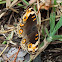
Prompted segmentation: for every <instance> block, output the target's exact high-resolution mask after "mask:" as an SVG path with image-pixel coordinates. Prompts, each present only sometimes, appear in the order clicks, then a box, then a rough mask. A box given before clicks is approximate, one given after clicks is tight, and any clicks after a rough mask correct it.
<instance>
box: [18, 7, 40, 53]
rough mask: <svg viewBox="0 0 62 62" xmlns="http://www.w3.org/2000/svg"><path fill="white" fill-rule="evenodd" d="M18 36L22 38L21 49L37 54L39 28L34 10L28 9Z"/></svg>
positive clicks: (20, 25) (21, 22)
mask: <svg viewBox="0 0 62 62" xmlns="http://www.w3.org/2000/svg"><path fill="white" fill-rule="evenodd" d="M19 28H20V29H18V34H19V36H20V37H22V40H21V42H20V45H21V48H22V49H23V50H26V51H28V52H32V53H34V52H36V51H37V50H38V44H39V41H38V38H39V35H38V28H37V18H36V14H35V11H34V9H33V8H31V7H29V8H27V9H26V11H25V13H24V15H23V16H22V20H21V21H20V24H19Z"/></svg>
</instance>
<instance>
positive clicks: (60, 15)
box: [41, 15, 61, 22]
mask: <svg viewBox="0 0 62 62" xmlns="http://www.w3.org/2000/svg"><path fill="white" fill-rule="evenodd" d="M59 17H61V15H59V16H56V17H55V18H59ZM48 20H50V18H47V19H44V20H41V22H44V21H48Z"/></svg>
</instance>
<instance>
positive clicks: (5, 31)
mask: <svg viewBox="0 0 62 62" xmlns="http://www.w3.org/2000/svg"><path fill="white" fill-rule="evenodd" d="M13 30H14V29H10V30H4V31H1V30H0V34H4V33H7V32H10V31H13Z"/></svg>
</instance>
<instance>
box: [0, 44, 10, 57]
mask: <svg viewBox="0 0 62 62" xmlns="http://www.w3.org/2000/svg"><path fill="white" fill-rule="evenodd" d="M8 46H9V43H8V44H7V45H6V47H5V48H4V50H3V51H2V52H1V53H0V56H1V55H2V54H3V52H4V51H5V50H6V48H7V47H8Z"/></svg>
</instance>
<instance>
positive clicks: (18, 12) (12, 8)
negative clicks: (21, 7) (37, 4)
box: [9, 8, 19, 13]
mask: <svg viewBox="0 0 62 62" xmlns="http://www.w3.org/2000/svg"><path fill="white" fill-rule="evenodd" d="M9 9H10V10H12V11H14V12H16V13H19V12H18V11H17V10H16V9H14V8H9Z"/></svg>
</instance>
